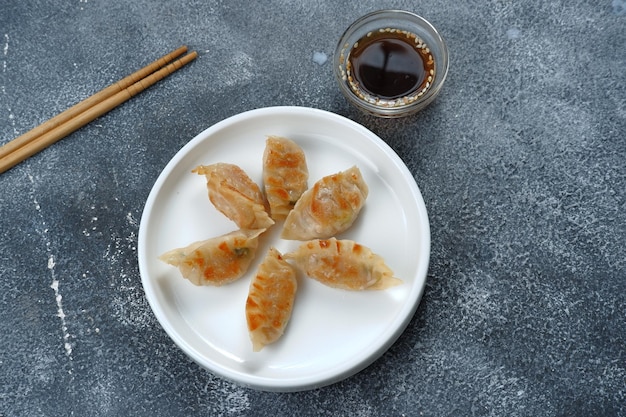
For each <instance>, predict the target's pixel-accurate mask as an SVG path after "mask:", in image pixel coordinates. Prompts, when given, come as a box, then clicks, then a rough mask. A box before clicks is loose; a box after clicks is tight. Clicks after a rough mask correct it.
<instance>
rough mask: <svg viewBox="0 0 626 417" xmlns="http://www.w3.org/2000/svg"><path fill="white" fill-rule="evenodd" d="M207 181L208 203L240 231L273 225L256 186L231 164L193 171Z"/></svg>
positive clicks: (241, 170)
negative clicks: (232, 222) (209, 201)
mask: <svg viewBox="0 0 626 417" xmlns="http://www.w3.org/2000/svg"><path fill="white" fill-rule="evenodd" d="M192 172H195V173H197V174H199V175H204V176H205V177H206V180H207V189H208V193H209V200H211V203H213V205H214V206H215V208H217V209H218V210H219V211H220V212H221V213H222V214H224V215H225V216H226V217H228V218H229V219H230V220H232V221H234V222H235V223H236V224H237V226H239V228H240V229H266V228H268V227H270V226H271V225H273V224H274V220H272V219H271V218H270V216H269V214H268V213H267V203H266V201H265V197H264V196H263V193H261V189H260V188H259V186H258V185H257V184H256V183H255V182H254V181H252V179H251V178H250V177H249V176H248V174H246V172H245V171H244V170H243V169H241V168H240V167H239V166H237V165H235V164H227V163H223V162H219V163H216V164H212V165H200V166H198V167H196V168H195V169H193V171H192Z"/></svg>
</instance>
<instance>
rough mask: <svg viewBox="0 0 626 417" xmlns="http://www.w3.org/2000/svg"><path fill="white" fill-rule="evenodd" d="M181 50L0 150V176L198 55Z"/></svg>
mask: <svg viewBox="0 0 626 417" xmlns="http://www.w3.org/2000/svg"><path fill="white" fill-rule="evenodd" d="M186 52H187V47H186V46H181V47H180V48H178V49H176V50H175V51H173V52H170V53H169V54H167V55H165V56H163V57H161V58H159V59H158V60H156V61H154V62H153V63H151V64H149V65H147V66H145V67H143V68H142V69H140V70H139V71H137V72H135V73H133V74H131V75H129V76H128V77H126V78H123V79H122V80H120V81H118V82H116V83H114V84H111V85H110V86H108V87H107V88H105V89H104V90H101V91H99V92H97V93H96V94H94V95H92V96H91V97H88V98H86V99H85V100H83V101H81V102H80V103H78V104H76V105H74V106H72V107H70V108H69V109H67V110H65V111H64V112H63V113H60V114H59V115H57V116H55V117H53V118H52V119H50V120H48V121H47V122H44V123H42V124H40V125H39V126H37V127H35V128H34V129H32V130H30V131H28V132H26V133H25V134H23V135H21V136H19V137H17V138H15V139H13V140H12V141H10V142H8V143H6V144H5V145H3V146H2V147H0V173H3V172H5V171H6V170H8V169H10V168H12V167H14V166H15V165H17V164H19V163H20V162H22V161H23V160H25V159H27V158H29V157H31V156H33V155H34V154H36V153H37V152H39V151H41V150H43V149H45V148H47V147H48V146H50V145H52V144H53V143H55V142H57V141H59V140H61V139H63V138H64V137H65V136H67V135H69V134H70V133H72V132H74V131H75V130H78V129H80V128H81V127H83V126H85V125H86V124H87V123H89V122H91V121H93V120H94V119H96V118H98V117H100V116H102V115H103V114H105V113H107V112H109V111H110V110H112V109H113V108H115V107H117V106H119V105H120V104H122V103H124V102H125V101H127V100H129V99H131V98H132V97H134V96H135V95H137V94H139V93H140V92H142V91H143V90H145V89H146V88H148V87H150V86H151V85H153V84H155V83H157V82H158V81H160V80H162V79H163V78H165V77H167V76H168V75H170V74H172V73H173V72H175V71H177V70H178V69H180V68H182V67H183V66H184V65H186V64H188V63H189V62H191V61H193V60H194V59H195V58H196V57H197V56H198V54H197V53H196V52H195V51H193V52H190V53H188V54H187V55H185V56H183V57H182V58H180V59H177V58H178V57H180V56H181V55H183V54H185V53H186Z"/></svg>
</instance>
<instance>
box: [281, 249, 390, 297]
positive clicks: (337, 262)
mask: <svg viewBox="0 0 626 417" xmlns="http://www.w3.org/2000/svg"><path fill="white" fill-rule="evenodd" d="M285 259H289V260H293V261H295V263H296V264H297V265H298V267H299V268H301V269H302V270H303V271H304V273H305V274H306V275H308V276H309V277H311V278H313V279H315V280H317V281H319V282H321V283H322V284H325V285H328V286H329V287H334V288H342V289H346V290H382V289H386V288H389V287H392V286H394V285H398V284H400V283H401V282H402V281H401V280H399V279H398V278H395V277H394V276H393V271H392V270H391V269H390V268H389V267H388V266H387V265H386V264H385V260H384V259H383V258H382V257H381V256H380V255H377V254H375V253H374V252H372V250H371V249H370V248H368V247H366V246H363V245H360V244H358V243H356V242H354V241H352V240H337V239H335V238H330V239H315V240H311V241H308V242H305V243H303V244H302V245H300V247H299V248H298V249H297V250H296V251H294V252H290V253H287V254H285Z"/></svg>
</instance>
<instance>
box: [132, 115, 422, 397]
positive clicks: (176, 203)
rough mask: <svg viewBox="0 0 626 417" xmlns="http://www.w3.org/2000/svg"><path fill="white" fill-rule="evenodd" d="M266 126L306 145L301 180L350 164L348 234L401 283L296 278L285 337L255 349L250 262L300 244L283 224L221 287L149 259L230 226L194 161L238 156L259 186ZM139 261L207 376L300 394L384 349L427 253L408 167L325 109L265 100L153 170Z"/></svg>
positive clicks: (405, 314) (163, 317)
mask: <svg viewBox="0 0 626 417" xmlns="http://www.w3.org/2000/svg"><path fill="white" fill-rule="evenodd" d="M267 135H281V136H285V137H288V138H291V139H293V140H294V141H295V142H297V143H298V144H299V145H300V146H301V147H302V148H303V150H304V152H305V154H306V157H307V164H308V167H309V185H312V184H313V182H315V181H317V180H318V179H319V178H321V177H323V176H325V175H329V174H332V173H335V172H338V171H342V170H344V169H347V168H349V167H351V166H352V165H357V166H358V167H359V168H360V169H361V172H362V174H363V178H364V179H365V181H366V182H367V184H368V186H369V196H368V199H367V202H366V205H365V207H364V208H363V210H362V211H361V213H360V215H359V218H358V219H357V221H356V222H355V224H354V225H353V226H352V227H351V228H350V229H349V230H348V231H346V232H344V233H343V234H341V235H339V236H337V238H341V239H352V240H355V241H357V242H359V243H360V244H362V245H365V246H368V247H369V248H370V249H372V250H373V251H374V252H375V253H377V254H379V255H381V256H383V257H384V258H385V260H386V262H387V264H388V265H389V266H390V267H391V269H392V270H393V271H394V272H395V275H396V276H397V277H399V278H401V279H402V280H403V281H404V283H403V284H402V285H400V286H397V287H393V288H391V289H388V290H384V291H364V292H352V291H344V290H338V289H333V288H329V287H325V286H324V285H322V284H320V283H318V282H317V281H313V280H311V279H309V278H306V277H304V276H299V277H298V279H299V287H298V293H297V296H296V301H295V304H294V309H293V314H292V316H291V319H290V321H289V324H288V326H287V328H286V330H285V334H284V335H283V336H282V338H281V339H280V340H279V341H278V342H276V343H274V344H272V345H269V346H267V347H265V348H264V349H263V350H262V351H260V352H253V351H252V344H251V342H250V339H249V336H248V331H247V327H246V320H245V314H244V306H245V301H246V297H247V294H248V286H249V282H250V278H251V276H252V275H253V274H254V272H255V271H256V267H257V265H258V263H259V262H260V261H261V259H262V258H263V257H264V256H265V253H266V252H267V250H268V248H269V246H270V245H273V246H275V247H276V248H277V249H278V250H279V251H281V252H283V253H284V252H288V251H290V250H292V249H295V248H296V247H297V246H298V245H299V244H300V242H295V241H286V240H282V239H280V237H279V235H280V229H281V227H282V223H277V224H276V225H274V226H273V227H272V228H271V229H270V230H269V231H268V232H266V234H264V235H263V237H262V240H261V243H260V246H259V249H258V252H257V257H256V259H255V262H254V263H253V264H252V266H251V268H250V270H249V271H248V274H247V275H245V276H244V277H243V278H241V279H240V280H238V281H236V282H234V283H232V284H229V285H227V286H223V287H197V286H194V285H193V284H191V283H190V282H189V281H187V280H185V279H183V278H182V277H181V276H180V274H179V272H178V270H177V269H176V268H174V267H171V266H169V265H167V264H165V263H163V262H161V261H159V260H158V259H157V257H158V256H159V255H160V254H162V253H163V252H165V251H167V250H170V249H173V248H176V247H181V246H186V245H187V244H189V243H191V242H193V241H197V240H203V239H207V238H209V237H214V236H218V235H221V234H223V233H227V232H230V231H233V230H236V226H235V225H234V223H232V222H231V221H230V220H228V219H227V218H226V217H224V216H223V215H222V214H221V213H219V212H218V211H217V210H216V209H215V208H214V207H213V206H212V205H211V203H210V201H209V199H208V196H207V190H206V183H205V178H204V177H203V176H199V175H196V174H192V173H191V170H192V169H193V168H194V167H196V166H197V165H199V164H210V163H215V162H229V163H234V164H237V165H239V166H240V167H241V168H243V169H244V170H245V171H246V172H247V173H248V175H249V176H250V177H251V178H252V179H253V180H255V181H256V182H257V183H258V184H259V185H260V186H261V184H262V181H261V178H262V154H263V149H264V147H265V138H266V136H267ZM138 247H139V269H140V272H141V279H142V283H143V286H144V289H145V293H146V297H147V299H148V302H149V303H150V306H151V308H152V310H153V311H154V314H155V315H156V317H157V319H158V320H159V322H160V324H161V325H162V326H163V328H164V329H165V331H166V332H167V333H168V335H169V336H170V337H171V338H172V339H173V340H174V342H175V343H176V344H177V345H178V346H179V347H180V348H181V349H182V350H183V351H184V352H185V353H186V354H188V355H189V356H190V357H191V358H192V359H193V360H195V361H196V362H197V363H198V364H200V365H201V366H203V367H205V368H207V369H209V370H210V371H212V372H213V373H215V374H217V375H220V376H222V377H224V378H226V379H229V380H231V381H235V382H238V383H240V384H243V385H245V386H249V387H253V388H257V389H262V390H269V391H299V390H306V389H312V388H316V387H321V386H324V385H328V384H331V383H334V382H337V381H339V380H342V379H344V378H346V377H348V376H350V375H353V374H354V373H356V372H358V371H360V370H362V369H363V368H365V367H366V366H367V365H369V364H371V363H372V362H373V361H374V360H376V359H377V358H378V357H379V356H380V355H382V354H383V353H384V352H385V351H386V350H387V349H388V348H389V347H390V346H391V344H392V343H393V342H394V341H395V340H396V339H397V338H398V336H400V334H401V333H402V331H403V330H404V329H405V327H406V325H407V324H408V323H409V321H410V320H411V318H412V317H413V314H414V313H415V310H416V308H417V305H418V303H419V300H420V298H421V295H422V292H423V289H424V285H425V280H426V274H427V269H428V261H429V256H430V229H429V223H428V215H427V213H426V207H425V205H424V201H423V199H422V196H421V194H420V191H419V189H418V187H417V185H416V184H415V180H414V179H413V176H412V175H411V173H410V172H409V170H408V169H407V168H406V166H405V165H404V163H403V162H402V161H401V159H400V158H399V157H398V156H397V155H396V154H395V153H394V151H393V150H392V149H391V148H390V147H389V146H388V145H387V144H386V143H384V142H383V141H382V140H381V139H380V138H378V137H377V136H376V135H374V134H373V133H372V132H370V131H369V130H367V129H366V128H364V127H363V126H361V125H359V124H357V123H355V122H352V121H350V120H348V119H346V118H344V117H341V116H338V115H336V114H333V113H329V112H326V111H322V110H316V109H309V108H301V107H272V108H264V109H258V110H252V111H249V112H245V113H242V114H239V115H236V116H233V117H230V118H228V119H226V120H224V121H222V122H219V123H217V124H215V125H214V126H212V127H210V128H208V129H207V130H205V131H204V132H202V133H200V134H199V135H198V136H196V137H195V138H194V139H193V140H191V141H190V142H189V143H188V144H187V145H185V146H184V147H183V148H182V149H181V150H180V151H179V152H178V153H177V154H176V155H175V156H174V158H172V160H171V161H170V162H169V163H168V164H167V166H166V167H165V169H164V170H163V172H162V173H161V175H160V176H159V178H158V179H157V181H156V183H155V184H154V187H153V188H152V191H151V192H150V195H149V197H148V200H147V202H146V206H145V209H144V212H143V215H142V218H141V225H140V228H139V246H138Z"/></svg>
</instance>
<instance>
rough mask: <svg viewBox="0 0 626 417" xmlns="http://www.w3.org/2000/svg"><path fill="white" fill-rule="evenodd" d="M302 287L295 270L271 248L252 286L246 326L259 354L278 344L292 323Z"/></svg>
mask: <svg viewBox="0 0 626 417" xmlns="http://www.w3.org/2000/svg"><path fill="white" fill-rule="evenodd" d="M297 288H298V283H297V280H296V271H295V269H294V268H293V267H292V266H291V265H290V264H289V263H288V262H287V261H285V260H284V259H283V257H282V256H281V254H280V252H278V250H276V249H274V248H270V250H269V252H268V254H267V256H266V257H265V259H264V260H263V262H262V263H261V265H260V266H259V269H258V271H257V273H256V275H255V276H254V278H253V279H252V281H251V283H250V289H249V292H248V298H247V300H246V322H247V324H248V331H249V333H250V340H251V341H252V348H253V350H254V351H255V352H257V351H259V350H261V349H262V348H263V347H264V346H266V345H268V344H270V343H274V342H275V341H276V340H278V339H279V338H280V337H281V336H282V334H283V332H284V330H285V327H286V326H287V323H288V322H289V318H290V317H291V311H292V309H293V304H294V299H295V295H296V290H297Z"/></svg>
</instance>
